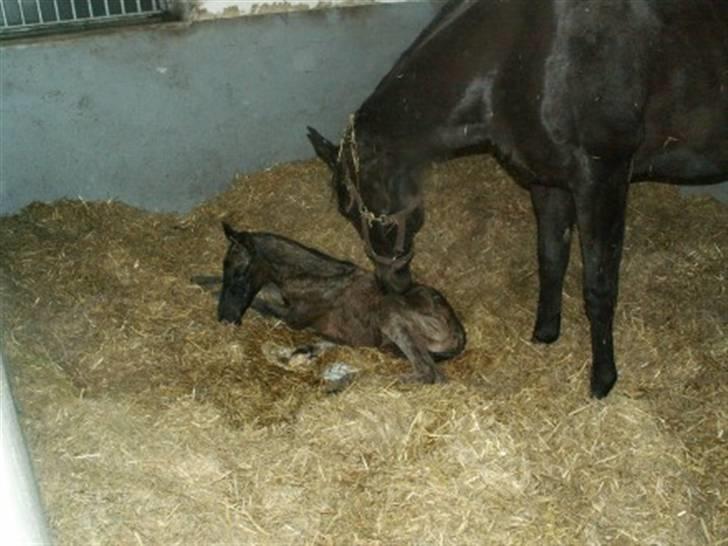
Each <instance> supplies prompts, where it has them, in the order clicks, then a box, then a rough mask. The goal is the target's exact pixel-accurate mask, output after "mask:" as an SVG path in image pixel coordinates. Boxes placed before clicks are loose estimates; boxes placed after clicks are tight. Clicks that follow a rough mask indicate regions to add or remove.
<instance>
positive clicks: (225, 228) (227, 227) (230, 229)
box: [222, 222, 238, 243]
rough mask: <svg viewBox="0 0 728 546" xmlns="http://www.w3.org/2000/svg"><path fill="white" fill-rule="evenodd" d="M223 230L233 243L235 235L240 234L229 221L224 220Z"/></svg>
mask: <svg viewBox="0 0 728 546" xmlns="http://www.w3.org/2000/svg"><path fill="white" fill-rule="evenodd" d="M222 230H223V231H224V232H225V237H227V240H228V241H230V242H231V243H232V242H234V241H235V236H236V235H237V234H238V232H237V231H235V230H234V229H233V227H232V226H231V225H230V224H228V223H227V222H223V223H222Z"/></svg>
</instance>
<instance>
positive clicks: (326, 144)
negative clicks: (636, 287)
mask: <svg viewBox="0 0 728 546" xmlns="http://www.w3.org/2000/svg"><path fill="white" fill-rule="evenodd" d="M307 129H308V133H307V135H306V136H308V140H309V141H311V145H312V146H313V150H314V151H315V152H316V155H317V156H318V157H319V159H321V161H323V162H324V163H326V164H327V165H328V166H329V169H331V171H332V172H333V171H335V170H336V160H337V159H338V157H339V147H338V146H336V145H335V144H333V143H332V142H330V141H329V140H327V139H326V137H324V136H323V135H321V133H319V132H318V131H317V130H316V129H314V128H313V127H307Z"/></svg>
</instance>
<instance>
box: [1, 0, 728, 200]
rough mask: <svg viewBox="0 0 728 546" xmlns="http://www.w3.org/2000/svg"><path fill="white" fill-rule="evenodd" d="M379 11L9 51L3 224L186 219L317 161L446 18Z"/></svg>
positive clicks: (146, 31) (398, 6) (64, 40)
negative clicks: (249, 185) (239, 186)
mask: <svg viewBox="0 0 728 546" xmlns="http://www.w3.org/2000/svg"><path fill="white" fill-rule="evenodd" d="M201 1H202V2H203V4H201V5H203V6H205V5H206V6H208V7H210V6H213V5H216V6H217V7H219V8H223V7H224V5H225V6H227V7H228V8H230V7H231V6H235V5H237V6H238V9H239V8H240V7H241V6H242V7H245V6H246V5H248V4H249V5H250V10H249V11H252V8H253V6H254V5H257V4H264V3H267V4H270V2H253V3H251V2H243V1H242V0H201ZM301 1H302V2H305V3H307V4H311V3H312V2H310V1H305V0H301ZM346 1H347V2H348V1H349V0H346ZM356 1H361V0H356ZM380 1H386V2H388V3H386V4H381V5H369V6H364V7H343V8H340V9H319V10H309V11H299V12H291V13H281V14H276V15H266V16H261V17H235V18H224V19H215V20H210V21H203V22H195V23H170V24H166V25H156V26H147V27H137V28H134V29H126V30H108V31H105V32H97V33H93V34H77V35H69V36H66V37H56V38H45V39H43V40H34V41H25V42H6V43H4V44H2V45H0V214H8V213H12V212H14V211H17V210H18V209H19V208H21V207H23V206H24V205H26V204H28V203H30V202H31V201H34V200H41V201H51V200H55V199H58V198H61V197H72V198H75V197H79V196H80V197H83V198H84V199H88V200H99V199H120V200H123V201H125V202H127V203H130V204H132V205H137V206H141V207H145V208H148V209H151V210H178V211H185V210H187V209H188V208H190V207H192V206H194V205H195V204H197V203H199V202H200V201H202V200H204V199H207V198H208V197H210V196H211V195H213V194H214V193H216V192H218V191H220V190H222V189H224V188H225V187H226V186H227V184H228V182H229V180H230V179H231V178H232V176H233V174H234V173H235V172H236V171H239V172H247V171H254V170H258V169H262V168H265V167H268V166H270V165H272V164H275V163H278V162H284V161H290V160H294V159H300V158H307V157H311V156H312V153H311V150H310V147H309V145H308V142H307V140H306V138H305V126H306V125H314V126H315V127H317V128H318V129H320V130H321V131H322V132H324V134H326V135H328V136H329V137H330V138H332V139H334V138H338V136H339V134H340V131H341V130H342V128H343V126H344V124H345V121H346V117H347V115H348V114H349V113H350V112H352V111H353V110H355V109H356V107H357V106H358V105H359V104H360V103H361V101H362V100H363V99H364V98H365V97H366V96H367V95H368V94H369V93H370V92H371V91H372V90H373V88H374V86H375V85H376V83H377V82H378V81H379V79H380V78H381V77H382V76H383V75H384V73H385V72H386V71H387V70H388V69H389V67H390V66H391V64H392V63H393V62H394V60H395V59H396V58H397V57H398V56H399V54H400V53H401V51H402V50H403V49H404V48H405V47H406V46H407V45H408V44H409V43H410V42H411V40H412V39H413V38H414V36H415V35H416V34H417V33H418V32H419V31H420V29H421V28H422V27H424V25H425V24H426V23H427V22H428V21H429V20H430V19H431V18H432V16H433V15H434V13H435V12H436V10H437V7H438V5H439V4H440V2H438V1H437V0H434V1H432V2H430V1H415V2H396V3H391V2H393V1H395V0H380ZM204 2H206V3H204ZM215 2H219V4H216V3H215ZM316 5H319V3H318V2H317V3H316ZM222 11H224V9H223V10H222ZM709 191H711V192H713V194H714V195H716V196H717V197H719V198H722V199H724V200H726V201H728V185H726V184H723V185H722V186H713V187H712V188H710V189H709Z"/></svg>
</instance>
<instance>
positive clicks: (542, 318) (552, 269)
mask: <svg viewBox="0 0 728 546" xmlns="http://www.w3.org/2000/svg"><path fill="white" fill-rule="evenodd" d="M531 202H532V203H533V210H534V212H535V213H536V221H537V224H538V280H539V294H538V310H537V312H536V325H535V327H534V329H533V340H534V341H539V342H542V343H552V342H554V341H556V340H557V339H558V337H559V333H560V331H561V294H562V291H563V285H564V274H565V273H566V267H567V265H568V264H569V252H570V249H571V230H572V227H573V226H574V216H575V211H574V199H573V198H572V195H571V192H569V191H566V190H562V189H561V188H553V187H547V186H541V185H533V186H532V187H531Z"/></svg>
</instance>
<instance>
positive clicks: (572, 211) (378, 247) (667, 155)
mask: <svg viewBox="0 0 728 546" xmlns="http://www.w3.org/2000/svg"><path fill="white" fill-rule="evenodd" d="M309 138H310V140H311V142H312V144H313V145H314V148H315V150H316V152H317V154H318V155H319V157H321V158H322V159H323V160H324V161H325V162H326V163H327V165H328V166H329V167H330V168H331V170H332V171H333V185H334V188H335V191H336V193H337V196H338V204H339V210H340V212H341V213H342V214H343V215H344V216H345V217H346V218H347V219H349V221H350V222H351V223H352V224H353V225H354V227H355V228H356V230H357V231H358V232H359V235H360V237H361V238H362V240H363V241H364V243H365V248H366V250H367V252H368V254H369V256H370V258H371V259H372V261H373V262H374V264H375V266H376V274H377V276H378V278H379V279H380V281H381V282H382V283H383V284H384V285H385V286H387V287H388V289H389V290H391V291H393V292H401V291H404V290H407V288H408V287H409V286H410V284H411V282H412V280H411V275H410V262H411V260H412V257H413V248H414V247H413V241H414V238H415V234H416V233H417V231H418V230H419V229H420V228H421V227H422V224H423V221H424V210H423V201H422V199H421V196H420V191H421V189H420V176H421V172H422V170H423V168H424V167H426V166H427V165H428V164H429V163H430V162H432V161H437V160H445V159H447V158H449V157H453V156H455V155H459V154H467V153H474V152H483V151H488V152H491V153H494V154H495V155H496V156H497V158H498V159H499V160H500V162H501V164H503V165H504V166H505V167H506V168H507V169H508V170H509V172H510V173H512V175H513V177H514V179H515V180H516V181H517V182H518V183H519V184H521V185H523V186H524V187H525V188H527V189H528V190H529V191H530V193H531V199H532V203H533V209H534V212H535V216H536V221H537V225H538V265H539V282H540V291H539V298H538V306H537V312H536V323H535V328H534V332H533V338H534V340H535V341H539V342H544V343H551V342H553V341H555V340H556V339H557V338H558V336H559V332H560V322H561V294H562V285H563V279H564V273H565V270H566V267H567V263H568V260H569V250H570V243H571V236H572V229H573V227H574V225H576V227H577V228H578V230H579V233H580V241H581V254H582V260H583V264H584V278H583V287H584V288H583V292H584V302H585V307H586V313H587V316H588V318H589V321H590V324H591V344H592V374H591V392H592V394H593V395H594V396H596V397H599V398H601V397H604V396H606V395H607V394H608V393H609V391H610V390H611V388H612V386H613V385H614V383H615V381H616V380H617V369H616V366H615V363H614V350H613V344H612V321H613V316H614V308H615V304H616V301H617V289H618V277H619V264H620V259H621V253H622V244H623V236H624V223H625V207H626V200H627V192H628V187H629V184H630V183H631V182H634V181H640V180H656V181H669V182H673V183H700V184H705V183H714V182H720V181H725V180H728V1H726V0H689V1H687V0H608V1H607V0H538V1H535V0H478V1H464V0H453V1H450V2H448V3H447V4H445V5H444V6H443V8H442V9H441V11H440V12H439V14H438V15H437V16H436V17H435V19H434V20H433V21H432V22H431V23H430V24H429V26H427V27H426V28H425V30H424V31H423V32H422V33H421V34H420V35H419V37H418V38H417V39H416V40H415V41H414V43H413V44H412V45H411V46H410V47H409V48H408V49H407V50H406V51H405V52H404V53H403V54H402V56H401V57H400V58H399V60H398V61H397V62H396V63H395V65H394V67H393V68H392V69H391V71H390V72H389V73H388V74H387V75H386V76H385V77H384V79H383V80H382V81H381V82H380V83H379V85H378V86H377V87H376V89H375V90H374V92H373V93H372V94H371V95H370V96H369V98H367V99H366V100H365V101H364V103H363V104H362V105H361V107H360V108H359V109H358V110H357V111H356V112H355V113H354V114H353V115H352V116H351V119H350V121H349V124H348V126H347V127H346V130H345V133H344V137H343V139H342V141H341V143H340V144H339V145H338V146H336V145H334V144H332V143H331V142H329V141H328V140H326V139H325V138H324V137H322V136H321V135H320V134H318V133H317V132H316V131H315V130H313V129H310V128H309ZM483 191H484V192H487V191H488V188H487V187H484V188H483ZM491 198H492V199H498V198H499V197H498V196H497V195H492V196H491ZM665 229H669V225H666V226H665Z"/></svg>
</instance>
